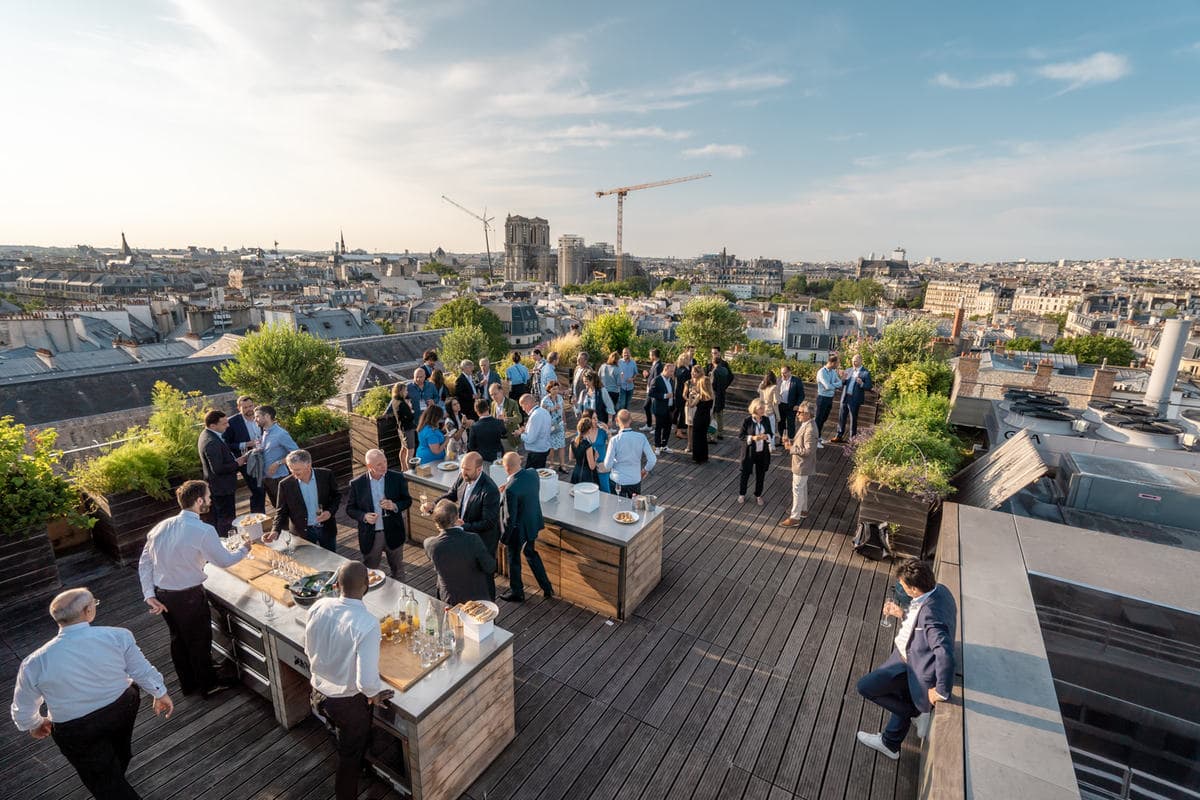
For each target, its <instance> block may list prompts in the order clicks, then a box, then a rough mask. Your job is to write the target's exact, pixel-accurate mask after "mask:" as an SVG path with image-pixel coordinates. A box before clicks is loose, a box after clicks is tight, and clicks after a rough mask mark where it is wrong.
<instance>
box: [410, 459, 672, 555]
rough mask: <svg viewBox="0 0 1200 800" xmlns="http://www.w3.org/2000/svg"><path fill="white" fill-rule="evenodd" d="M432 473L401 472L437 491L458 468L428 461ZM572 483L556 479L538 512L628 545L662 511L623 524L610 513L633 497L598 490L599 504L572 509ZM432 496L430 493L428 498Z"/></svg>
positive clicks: (443, 488)
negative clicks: (555, 486) (555, 492)
mask: <svg viewBox="0 0 1200 800" xmlns="http://www.w3.org/2000/svg"><path fill="white" fill-rule="evenodd" d="M432 467H433V474H432V475H431V476H429V477H428V478H426V477H423V476H420V475H416V474H414V473H413V472H412V471H411V470H410V471H407V472H405V473H404V477H405V478H407V479H408V480H409V482H410V483H414V484H424V485H426V486H431V487H435V488H438V487H440V488H441V492H442V493H445V492H446V490H448V489H449V488H450V487H451V486H453V485H454V482H455V481H456V480H458V470H450V471H446V470H441V469H438V466H437V465H436V464H433V465H432ZM573 488H574V486H572V484H570V483H567V482H566V481H559V482H558V496H557V497H555V498H554V499H553V500H550V501H548V502H543V503H542V516H543V517H545V518H546V520H547V521H549V522H553V523H556V524H558V525H562V526H565V527H567V528H572V529H574V530H578V531H582V532H584V533H586V534H588V535H590V536H594V537H595V538H597V539H600V540H601V541H605V542H611V543H612V544H615V545H619V546H620V547H628V546H629V544H630V543H631V542H633V540H634V539H636V538H637V537H638V534H640V533H641V532H642V531H644V530H645V529H646V527H647V526H649V525H650V523H652V522H654V521H655V520H656V519H657V518H658V517H659V516H660V515H661V514H662V513H663V507H662V506H661V505H660V506H658V507H657V508H655V509H654V510H653V511H650V512H646V511H635V512H634V513H636V514H638V515H639V516H640V517H641V519H639V520H638V521H637V522H635V523H633V524H632V525H625V524H622V523H620V522H617V521H616V520H614V519H613V514H615V513H617V512H618V511H634V508H633V501H632V500H630V499H629V498H627V497H618V496H617V495H615V494H607V493H605V492H600V506H599V508H597V509H596V510H595V511H588V512H584V511H577V510H576V509H575V498H573V497H571V495H570V491H571V489H573ZM410 491H411V493H412V496H413V509H414V510H413V513H419V509H417V504H418V502H419V501H418V499H417V496H418V495H419V494H420V490H419V489H416V488H410ZM430 499H431V500H432V499H433V498H432V497H431V498H430Z"/></svg>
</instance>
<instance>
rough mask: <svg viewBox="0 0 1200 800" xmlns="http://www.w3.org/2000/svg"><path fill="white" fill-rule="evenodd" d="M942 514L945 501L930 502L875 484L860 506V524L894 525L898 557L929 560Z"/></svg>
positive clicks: (869, 488)
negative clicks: (886, 523)
mask: <svg viewBox="0 0 1200 800" xmlns="http://www.w3.org/2000/svg"><path fill="white" fill-rule="evenodd" d="M941 512H942V504H941V501H936V502H933V503H929V502H926V501H924V500H920V499H918V498H916V497H913V496H912V495H910V494H905V493H903V492H897V491H894V490H892V489H888V488H886V487H884V486H880V485H879V484H877V483H872V484H871V485H870V486H869V487H868V488H867V494H866V496H865V497H864V498H863V499H862V502H861V503H859V505H858V521H859V522H875V523H880V522H890V523H891V524H892V526H893V530H892V551H893V552H894V553H895V555H897V556H901V557H904V558H925V557H926V556H928V555H929V554H931V553H933V551H934V549H935V548H936V547H937V531H938V526H939V524H940V521H941ZM897 527H898V528H899V531H898V532H897V531H896V528H897Z"/></svg>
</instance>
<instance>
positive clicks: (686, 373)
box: [672, 355, 693, 439]
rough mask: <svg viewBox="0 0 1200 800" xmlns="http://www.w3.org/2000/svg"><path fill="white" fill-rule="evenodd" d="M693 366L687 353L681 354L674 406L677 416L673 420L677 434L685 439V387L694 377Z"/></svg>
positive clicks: (676, 375) (673, 409)
mask: <svg viewBox="0 0 1200 800" xmlns="http://www.w3.org/2000/svg"><path fill="white" fill-rule="evenodd" d="M692 366H693V365H692V364H691V363H690V362H689V361H688V359H687V356H686V355H682V356H680V357H679V360H678V361H677V362H676V363H675V404H674V405H673V406H672V411H673V413H674V417H675V418H674V420H673V421H674V423H675V435H676V436H679V437H681V438H685V439H686V438H687V434H686V433H684V431H686V430H687V403H686V402H684V399H685V398H684V394H685V392H684V387H685V386H686V385H687V382H688V381H690V380H691V379H692Z"/></svg>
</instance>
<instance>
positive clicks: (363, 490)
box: [346, 450, 412, 580]
mask: <svg viewBox="0 0 1200 800" xmlns="http://www.w3.org/2000/svg"><path fill="white" fill-rule="evenodd" d="M363 464H364V465H365V466H366V468H367V471H366V472H364V473H363V474H362V475H359V476H358V477H357V478H355V479H354V480H352V481H350V489H349V494H350V498H349V499H348V500H347V501H346V514H347V516H349V517H350V519H352V520H354V521H355V522H357V523H358V549H359V552H361V553H362V557H363V563H364V564H366V565H367V566H368V567H369V568H371V569H379V565H380V563H381V562H382V560H383V554H384V552H385V551H386V552H387V560H388V566H389V567H390V568H391V570H392V577H393V578H395V579H397V580H399V579H400V578H401V577H403V576H404V539H405V536H406V535H407V534H406V531H405V528H404V512H405V511H406V510H408V507H409V506H411V505H412V495H410V494H409V493H408V481H407V480H405V479H404V476H403V475H401V474H400V473H399V472H397V471H395V470H393V469H388V461H387V456H386V455H384V453H383V451H382V450H368V451H367V452H366V454H365V455H364V456H363Z"/></svg>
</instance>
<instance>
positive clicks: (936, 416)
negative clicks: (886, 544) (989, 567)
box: [848, 395, 963, 557]
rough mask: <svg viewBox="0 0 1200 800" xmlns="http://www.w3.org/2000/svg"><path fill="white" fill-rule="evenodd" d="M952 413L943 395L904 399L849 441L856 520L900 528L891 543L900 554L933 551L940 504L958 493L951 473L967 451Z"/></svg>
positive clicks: (851, 484)
mask: <svg viewBox="0 0 1200 800" xmlns="http://www.w3.org/2000/svg"><path fill="white" fill-rule="evenodd" d="M948 414H949V402H948V401H947V400H946V398H944V397H941V396H937V395H929V396H920V395H915V396H913V395H910V396H905V397H901V398H900V399H899V400H898V401H897V403H896V404H895V405H893V406H891V407H890V408H889V409H888V411H887V412H886V414H885V415H884V418H883V421H882V422H880V424H878V425H877V426H875V428H873V429H872V430H871V431H869V432H867V433H864V434H860V435H859V436H857V437H855V438H854V439H852V440H851V441H850V444H849V445H848V450H849V451H850V453H851V455H852V458H853V460H854V470H853V471H852V472H851V474H850V492H851V494H853V495H854V496H855V497H856V498H857V499H858V500H859V508H858V520H859V522H875V523H880V522H889V523H892V525H893V526H898V530H899V533H893V538H892V546H893V550H894V551H895V552H896V553H898V554H900V555H906V556H914V557H923V556H924V555H926V554H927V553H928V552H929V551H930V550H931V549H932V547H933V546H934V544H935V543H934V541H933V537H935V536H936V530H937V525H936V524H935V523H936V522H937V515H938V512H939V511H940V509H941V503H942V501H943V500H944V499H945V498H946V497H949V496H950V494H951V493H952V492H953V491H954V489H953V488H952V487H951V486H950V476H952V475H953V474H954V472H955V470H956V469H957V468H958V465H959V464H960V463H961V462H962V459H963V453H962V444H961V442H960V441H959V439H958V437H957V436H955V435H954V433H953V431H951V429H950V426H949V424H948V423H947V422H946V417H947V416H948Z"/></svg>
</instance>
